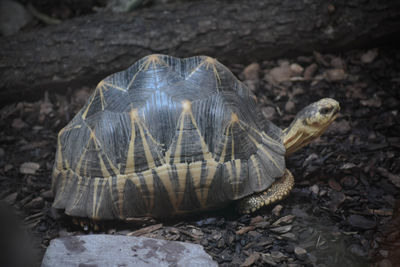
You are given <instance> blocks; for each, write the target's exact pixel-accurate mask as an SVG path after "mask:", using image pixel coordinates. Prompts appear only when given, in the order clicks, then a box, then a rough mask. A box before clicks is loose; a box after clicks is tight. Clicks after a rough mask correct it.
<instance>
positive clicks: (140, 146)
mask: <svg viewBox="0 0 400 267" xmlns="http://www.w3.org/2000/svg"><path fill="white" fill-rule="evenodd" d="M339 110H340V106H339V103H338V102H337V101H336V100H334V99H332V98H323V99H321V100H319V101H317V102H315V103H312V104H310V105H308V106H307V107H305V108H304V109H303V110H301V111H300V112H299V113H298V114H297V115H296V116H295V118H294V120H293V122H292V123H291V124H290V125H289V126H288V127H287V128H286V129H284V130H282V129H281V128H279V127H278V126H276V125H275V124H274V123H272V122H271V121H269V120H266V119H264V118H263V115H262V113H261V112H260V108H259V107H258V106H257V104H256V99H255V98H254V94H253V93H252V92H251V91H250V90H249V89H248V88H247V87H246V86H245V85H244V84H243V83H242V82H240V81H239V80H238V79H237V78H236V77H235V75H234V74H233V73H232V72H231V71H230V70H229V69H228V68H227V67H226V66H224V65H223V64H221V63H220V62H218V60H216V59H215V58H212V57H208V56H193V57H188V58H177V57H173V56H168V55H161V54H153V55H149V56H146V57H144V58H142V59H140V60H138V61H137V62H136V63H134V64H133V65H132V66H130V67H129V68H128V69H126V70H123V71H120V72H117V73H114V74H112V75H110V76H108V77H106V78H105V79H103V80H102V81H100V82H99V83H98V85H97V87H96V89H95V90H94V92H93V93H92V95H91V96H90V97H89V99H88V101H87V103H86V104H85V105H84V106H83V107H82V109H81V110H80V111H79V112H78V113H77V114H76V115H75V117H74V118H73V119H72V120H71V121H70V122H69V123H68V124H67V125H66V126H65V127H64V128H63V129H61V130H60V132H59V134H58V141H57V151H56V157H55V163H54V168H53V172H52V190H53V192H54V196H55V197H54V203H53V207H54V208H56V209H61V210H64V212H65V213H66V214H67V215H70V216H72V217H75V218H89V219H92V220H114V219H119V220H126V219H129V218H140V217H152V218H163V217H171V216H177V215H181V214H189V213H194V212H199V211H205V210H212V209H219V208H222V207H224V206H227V205H228V204H230V203H232V202H234V201H236V203H237V204H236V205H237V209H238V211H239V213H251V212H254V211H256V210H258V209H260V208H261V207H263V206H265V205H268V204H270V203H273V202H275V201H277V200H280V199H282V198H283V197H285V196H287V195H288V194H289V192H290V191H291V189H292V187H293V184H294V178H293V175H292V174H291V172H290V171H289V170H288V169H287V168H286V165H285V157H286V156H288V155H290V154H292V153H294V152H295V151H297V150H299V149H300V148H301V147H303V146H305V145H307V144H308V143H310V142H311V141H312V140H314V139H315V138H317V137H318V136H320V135H321V134H322V133H323V132H324V131H325V130H326V129H327V127H328V126H329V125H330V124H331V123H332V122H333V121H334V120H335V119H336V117H337V116H338V114H339Z"/></svg>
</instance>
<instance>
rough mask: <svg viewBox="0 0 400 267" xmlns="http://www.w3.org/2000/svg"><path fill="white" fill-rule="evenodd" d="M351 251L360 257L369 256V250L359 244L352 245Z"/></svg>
mask: <svg viewBox="0 0 400 267" xmlns="http://www.w3.org/2000/svg"><path fill="white" fill-rule="evenodd" d="M349 249H350V252H351V253H352V254H354V255H356V256H358V257H365V256H367V252H366V251H365V250H364V249H363V248H362V247H361V246H360V245H357V244H352V245H350V248H349Z"/></svg>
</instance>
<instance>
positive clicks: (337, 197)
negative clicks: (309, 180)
mask: <svg viewBox="0 0 400 267" xmlns="http://www.w3.org/2000/svg"><path fill="white" fill-rule="evenodd" d="M321 193H322V191H321V192H320V195H321ZM328 196H329V197H330V198H331V203H330V204H329V206H330V208H331V210H332V211H333V212H335V211H336V210H337V209H338V208H339V207H340V206H341V205H342V204H343V202H344V201H345V200H346V195H345V194H343V193H342V192H338V191H334V190H330V191H329V193H328Z"/></svg>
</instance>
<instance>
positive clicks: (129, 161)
mask: <svg viewBox="0 0 400 267" xmlns="http://www.w3.org/2000/svg"><path fill="white" fill-rule="evenodd" d="M129 115H130V119H131V130H132V132H131V139H130V141H129V147H128V155H127V157H126V163H125V173H127V172H134V171H135V155H134V154H135V138H136V128H135V120H136V118H137V109H132V110H131V112H130V113H129Z"/></svg>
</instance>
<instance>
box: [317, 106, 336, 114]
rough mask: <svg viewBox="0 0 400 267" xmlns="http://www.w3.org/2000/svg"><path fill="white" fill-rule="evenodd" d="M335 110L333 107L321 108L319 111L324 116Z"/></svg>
mask: <svg viewBox="0 0 400 267" xmlns="http://www.w3.org/2000/svg"><path fill="white" fill-rule="evenodd" d="M332 110H333V107H325V108H321V109H320V110H319V113H321V114H322V115H326V114H328V113H330V112H331V111H332Z"/></svg>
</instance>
